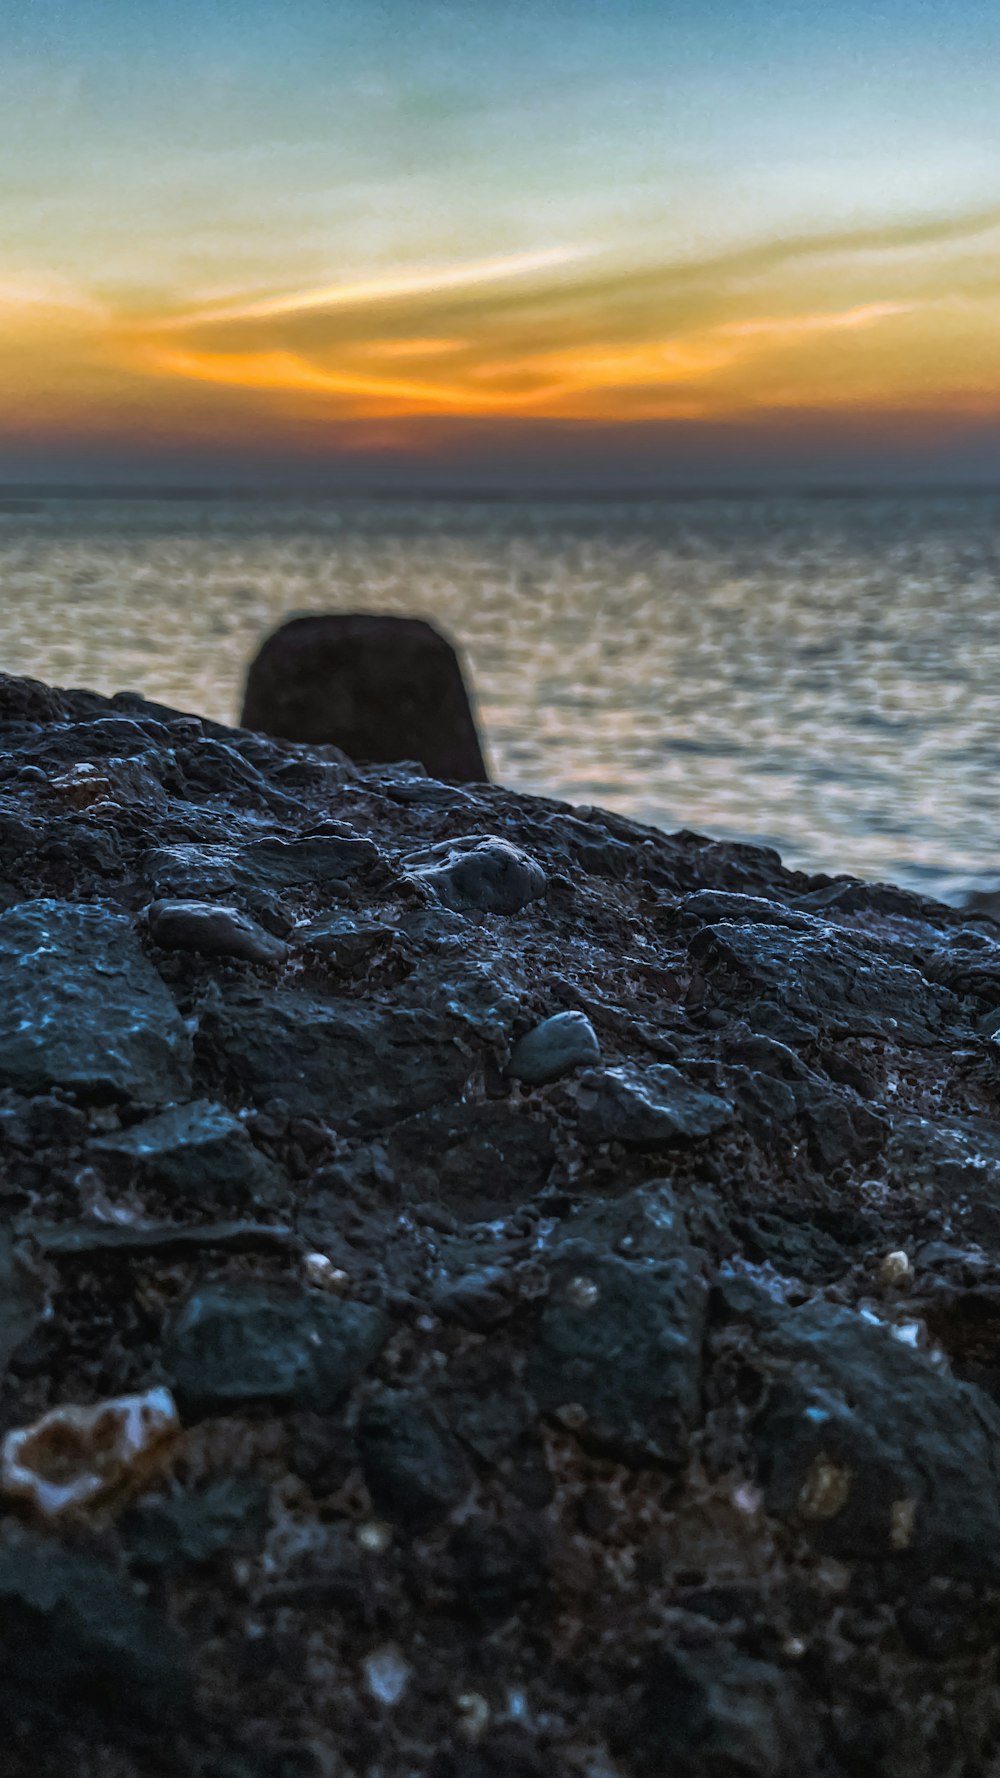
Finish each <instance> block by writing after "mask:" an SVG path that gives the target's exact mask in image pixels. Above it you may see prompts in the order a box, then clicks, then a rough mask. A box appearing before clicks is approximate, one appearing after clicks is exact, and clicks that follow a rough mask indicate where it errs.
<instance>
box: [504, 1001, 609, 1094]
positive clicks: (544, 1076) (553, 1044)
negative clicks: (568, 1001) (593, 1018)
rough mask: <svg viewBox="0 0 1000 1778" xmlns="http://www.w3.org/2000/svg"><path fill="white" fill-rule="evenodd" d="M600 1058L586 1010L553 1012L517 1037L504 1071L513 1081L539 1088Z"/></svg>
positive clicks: (599, 1051) (594, 1034)
mask: <svg viewBox="0 0 1000 1778" xmlns="http://www.w3.org/2000/svg"><path fill="white" fill-rule="evenodd" d="M600 1058H601V1046H600V1044H599V1042H598V1041H597V1032H596V1031H595V1030H594V1027H593V1025H592V1024H591V1022H590V1020H589V1019H588V1017H587V1015H586V1013H582V1012H557V1013H553V1015H552V1017H551V1018H550V1019H543V1020H542V1023H541V1024H540V1025H536V1026H535V1028H534V1030H533V1031H527V1032H526V1033H525V1035H524V1036H523V1037H521V1038H519V1039H518V1041H517V1043H516V1044H515V1045H514V1048H513V1051H512V1053H511V1058H510V1068H509V1070H508V1072H509V1073H510V1074H512V1075H513V1077H514V1079H515V1080H523V1081H524V1082H525V1083H526V1084H527V1085H528V1086H532V1087H540V1086H545V1084H546V1083H547V1082H548V1081H552V1080H560V1079H561V1078H562V1076H563V1075H564V1074H571V1073H572V1071H573V1069H574V1068H583V1067H585V1066H586V1064H587V1063H588V1062H599V1061H600Z"/></svg>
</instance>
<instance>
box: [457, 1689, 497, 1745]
mask: <svg viewBox="0 0 1000 1778" xmlns="http://www.w3.org/2000/svg"><path fill="white" fill-rule="evenodd" d="M455 1705H456V1708H457V1710H458V1713H459V1716H460V1717H461V1725H460V1726H461V1730H462V1733H463V1735H465V1736H467V1737H468V1739H469V1740H470V1741H478V1740H479V1737H480V1735H481V1734H482V1733H483V1730H484V1729H485V1728H486V1727H487V1725H488V1723H489V1720H490V1707H489V1704H488V1702H487V1700H486V1699H485V1698H484V1697H483V1694H482V1692H461V1693H460V1694H459V1696H458V1697H457V1698H456V1699H455Z"/></svg>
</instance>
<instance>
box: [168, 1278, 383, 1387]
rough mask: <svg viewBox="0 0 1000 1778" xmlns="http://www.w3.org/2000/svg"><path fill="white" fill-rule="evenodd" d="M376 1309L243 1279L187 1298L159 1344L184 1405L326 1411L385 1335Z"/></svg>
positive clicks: (374, 1353) (364, 1366)
mask: <svg viewBox="0 0 1000 1778" xmlns="http://www.w3.org/2000/svg"><path fill="white" fill-rule="evenodd" d="M389 1332H390V1324H389V1322H388V1320H387V1319H386V1317H385V1315H384V1314H383V1313H382V1311H381V1310H380V1309H376V1308H372V1307H371V1306H370V1305H368V1304H367V1303H354V1302H338V1301H334V1300H333V1299H331V1298H329V1297H324V1296H320V1295H319V1294H318V1293H317V1292H314V1291H308V1290H304V1289H303V1290H300V1289H296V1288H282V1287H281V1286H280V1285H270V1284H265V1283H255V1282H251V1281H249V1280H247V1279H243V1280H241V1281H239V1282H233V1283H231V1284H230V1283H225V1282H223V1283H218V1284H207V1285H205V1286H204V1287H203V1288H202V1289H200V1290H197V1291H195V1293H194V1295H193V1296H191V1297H189V1298H188V1301H187V1302H186V1303H185V1304H184V1306H183V1307H182V1309H181V1310H180V1313H179V1315H178V1316H177V1319H176V1321H175V1322H174V1324H173V1327H172V1328H171V1330H170V1333H169V1335H168V1337H167V1341H166V1343H165V1347H164V1364H165V1366H166V1370H167V1374H168V1376H169V1378H170V1380H171V1383H172V1385H173V1387H174V1390H175V1393H176V1395H177V1398H178V1400H179V1402H180V1404H181V1407H182V1409H184V1410H185V1411H186V1412H188V1413H194V1414H212V1413H226V1412H228V1411H230V1410H235V1409H238V1408H239V1407H241V1406H244V1405H245V1404H246V1403H248V1402H252V1401H269V1402H274V1403H276V1404H281V1405H283V1406H286V1407H300V1408H311V1409H313V1410H314V1411H315V1412H317V1413H329V1412H330V1411H331V1410H332V1409H333V1408H334V1407H335V1406H336V1404H337V1402H338V1401H339V1400H340V1398H341V1396H343V1395H345V1394H346V1393H347V1391H348V1390H349V1389H350V1387H351V1385H352V1384H353V1383H355V1382H356V1381H357V1379H358V1378H359V1377H360V1376H361V1375H362V1374H363V1373H364V1371H365V1370H366V1369H367V1367H368V1365H369V1364H371V1362H372V1361H373V1359H374V1358H375V1357H376V1356H377V1354H378V1353H379V1351H380V1350H381V1348H382V1346H383V1345H384V1344H385V1341H386V1339H387V1338H388V1336H389Z"/></svg>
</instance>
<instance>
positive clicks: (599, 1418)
mask: <svg viewBox="0 0 1000 1778" xmlns="http://www.w3.org/2000/svg"><path fill="white" fill-rule="evenodd" d="M549 1276H550V1282H549V1294H548V1297H547V1298H546V1301H545V1305H544V1308H543V1309H542V1311H541V1314H540V1316H539V1322H538V1330H537V1338H536V1342H535V1344H534V1346H533V1348H532V1350H531V1352H530V1355H529V1358H528V1367H527V1371H526V1373H525V1382H526V1384H527V1387H528V1389H529V1390H530V1392H531V1393H532V1395H533V1396H534V1397H535V1400H536V1401H537V1403H538V1405H539V1407H540V1408H542V1409H543V1410H545V1411H546V1412H553V1411H555V1410H558V1409H563V1410H572V1409H576V1408H578V1409H580V1410H581V1412H582V1414H583V1416H584V1421H583V1424H582V1426H580V1428H579V1436H580V1437H581V1438H584V1439H589V1440H591V1441H592V1442H593V1443H595V1444H596V1445H598V1446H600V1447H607V1448H608V1449H610V1450H612V1451H615V1452H619V1453H622V1454H625V1455H627V1456H630V1457H632V1458H633V1459H636V1458H638V1459H640V1460H645V1459H655V1460H657V1461H661V1462H666V1463H670V1464H674V1463H680V1462H681V1461H682V1460H683V1457H684V1453H685V1451H686V1449H687V1437H688V1431H689V1429H690V1428H691V1426H693V1424H694V1423H695V1421H696V1419H697V1416H698V1412H699V1408H700V1378H701V1347H702V1337H703V1330H704V1317H705V1298H706V1291H705V1286H704V1283H703V1280H702V1278H701V1277H700V1275H699V1274H698V1273H697V1272H696V1271H695V1270H694V1269H693V1267H692V1264H691V1261H690V1258H689V1256H688V1255H687V1253H686V1252H685V1251H683V1250H678V1251H677V1252H676V1253H675V1255H674V1257H673V1258H672V1259H670V1260H661V1261H651V1262H650V1261H646V1262H636V1261H633V1260H627V1259H621V1258H618V1257H615V1256H612V1255H609V1254H607V1253H605V1252H603V1251H601V1250H600V1249H597V1248H594V1247H592V1246H590V1244H589V1243H588V1242H585V1241H567V1242H565V1243H560V1245H559V1247H558V1248H557V1249H556V1253H555V1256H554V1258H553V1260H552V1262H551V1266H550V1275H549ZM571 1424H572V1425H573V1429H574V1431H576V1430H578V1428H577V1425H576V1422H575V1420H574V1421H573V1422H571Z"/></svg>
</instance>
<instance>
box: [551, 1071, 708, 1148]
mask: <svg viewBox="0 0 1000 1778" xmlns="http://www.w3.org/2000/svg"><path fill="white" fill-rule="evenodd" d="M571 1091H572V1094H573V1097H574V1098H575V1100H576V1103H577V1106H578V1108H579V1115H578V1119H577V1126H578V1129H579V1132H580V1135H581V1137H582V1138H583V1140H584V1141H585V1142H623V1143H625V1144H626V1145H628V1146H630V1147H633V1148H659V1147H672V1146H673V1145H675V1144H678V1143H685V1142H697V1141H700V1140H701V1139H702V1138H703V1137H705V1136H714V1135H715V1134H716V1132H717V1131H719V1130H723V1129H725V1128H726V1126H727V1125H728V1124H730V1123H732V1121H733V1110H732V1106H731V1105H729V1104H728V1103H727V1102H726V1100H724V1099H720V1098H718V1097H717V1096H716V1095H715V1094H714V1093H706V1092H704V1091H703V1090H702V1089H701V1088H700V1087H696V1086H692V1084H691V1082H690V1081H689V1080H686V1079H685V1078H684V1075H683V1074H681V1073H680V1071H679V1070H678V1069H676V1068H674V1067H672V1066H671V1064H670V1063H669V1062H653V1063H650V1064H649V1065H648V1066H647V1067H640V1066H638V1065H637V1064H634V1063H627V1062H626V1063H623V1064H622V1066H621V1067H620V1068H604V1069H596V1068H595V1069H590V1070H588V1072H587V1073H586V1074H584V1075H581V1077H580V1079H579V1081H577V1082H576V1083H575V1084H574V1086H573V1087H572V1088H571Z"/></svg>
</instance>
